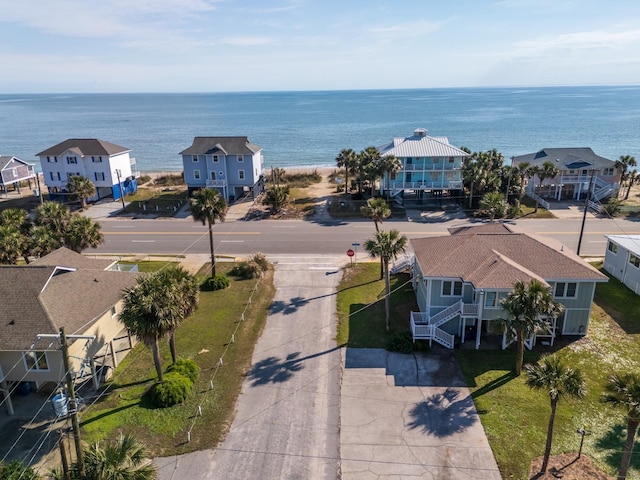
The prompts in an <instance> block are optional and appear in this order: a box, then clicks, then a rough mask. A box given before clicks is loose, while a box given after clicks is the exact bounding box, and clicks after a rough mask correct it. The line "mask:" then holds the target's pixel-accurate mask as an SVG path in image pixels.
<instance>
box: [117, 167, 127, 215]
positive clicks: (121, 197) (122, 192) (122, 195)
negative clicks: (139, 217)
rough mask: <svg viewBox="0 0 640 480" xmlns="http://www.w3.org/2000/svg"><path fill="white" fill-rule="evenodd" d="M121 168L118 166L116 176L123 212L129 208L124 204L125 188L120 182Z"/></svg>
mask: <svg viewBox="0 0 640 480" xmlns="http://www.w3.org/2000/svg"><path fill="white" fill-rule="evenodd" d="M120 173H121V172H120V169H119V168H116V176H117V177H118V187H120V199H121V200H122V213H124V211H125V209H126V208H127V207H126V206H125V204H124V188H122V183H121V182H120Z"/></svg>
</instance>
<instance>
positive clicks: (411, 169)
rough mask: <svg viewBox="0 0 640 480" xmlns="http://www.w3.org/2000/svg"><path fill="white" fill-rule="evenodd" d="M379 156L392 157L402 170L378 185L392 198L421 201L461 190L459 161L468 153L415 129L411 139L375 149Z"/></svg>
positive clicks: (425, 131) (407, 138)
mask: <svg viewBox="0 0 640 480" xmlns="http://www.w3.org/2000/svg"><path fill="white" fill-rule="evenodd" d="M378 151H379V152H380V155H382V156H383V157H384V156H386V155H394V156H395V157H397V158H398V159H399V160H400V162H401V163H402V168H401V169H400V171H398V172H396V173H392V174H391V175H390V176H386V175H385V178H384V179H383V181H382V182H381V185H382V186H384V188H388V189H389V194H390V196H391V197H397V198H405V197H407V198H411V197H415V198H418V199H422V198H425V197H429V196H440V195H443V194H448V193H451V192H454V191H458V190H462V173H461V167H462V160H463V158H465V157H468V156H469V154H468V153H466V152H465V151H463V150H460V149H459V148H456V147H454V146H453V145H450V144H449V140H448V139H447V137H430V136H429V135H427V130H425V129H424V128H418V129H416V130H415V131H414V132H413V135H411V136H410V137H405V138H403V137H396V138H394V139H393V140H392V141H391V143H388V144H386V145H382V146H380V147H378Z"/></svg>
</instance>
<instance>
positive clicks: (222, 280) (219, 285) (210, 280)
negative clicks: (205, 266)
mask: <svg viewBox="0 0 640 480" xmlns="http://www.w3.org/2000/svg"><path fill="white" fill-rule="evenodd" d="M228 286H229V278H227V276H226V275H216V276H215V277H207V279H206V280H205V281H204V283H203V284H202V288H201V290H204V291H206V292H213V291H215V290H224V289H225V288H227V287H228Z"/></svg>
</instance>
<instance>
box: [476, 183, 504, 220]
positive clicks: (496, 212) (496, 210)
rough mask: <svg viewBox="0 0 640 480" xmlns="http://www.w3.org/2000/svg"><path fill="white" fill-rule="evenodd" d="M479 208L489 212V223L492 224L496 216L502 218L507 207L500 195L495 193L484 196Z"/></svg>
mask: <svg viewBox="0 0 640 480" xmlns="http://www.w3.org/2000/svg"><path fill="white" fill-rule="evenodd" d="M480 208H481V209H483V210H487V211H488V212H489V222H491V223H493V221H494V220H495V218H496V216H498V217H503V216H504V213H505V210H506V208H507V205H506V203H505V201H504V197H503V196H502V194H501V193H500V192H498V191H496V192H489V193H485V194H484V196H483V197H482V200H480Z"/></svg>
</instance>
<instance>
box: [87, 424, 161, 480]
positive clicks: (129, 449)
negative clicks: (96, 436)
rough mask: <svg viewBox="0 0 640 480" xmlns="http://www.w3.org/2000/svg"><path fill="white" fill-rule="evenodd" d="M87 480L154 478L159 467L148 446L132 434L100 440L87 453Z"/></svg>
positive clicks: (143, 479)
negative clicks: (148, 453) (104, 440)
mask: <svg viewBox="0 0 640 480" xmlns="http://www.w3.org/2000/svg"><path fill="white" fill-rule="evenodd" d="M84 464H85V476H84V479H83V480H153V479H155V478H156V470H155V468H154V467H153V465H152V464H151V460H150V459H149V458H148V457H147V453H146V451H145V448H144V446H143V445H142V444H141V443H140V442H138V441H137V440H136V439H134V438H133V437H132V436H130V435H128V434H127V435H122V434H120V436H119V437H118V439H117V440H115V441H112V442H109V441H107V442H105V443H104V444H102V443H100V442H96V443H94V444H92V445H90V446H89V447H88V448H87V449H86V450H85V452H84Z"/></svg>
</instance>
